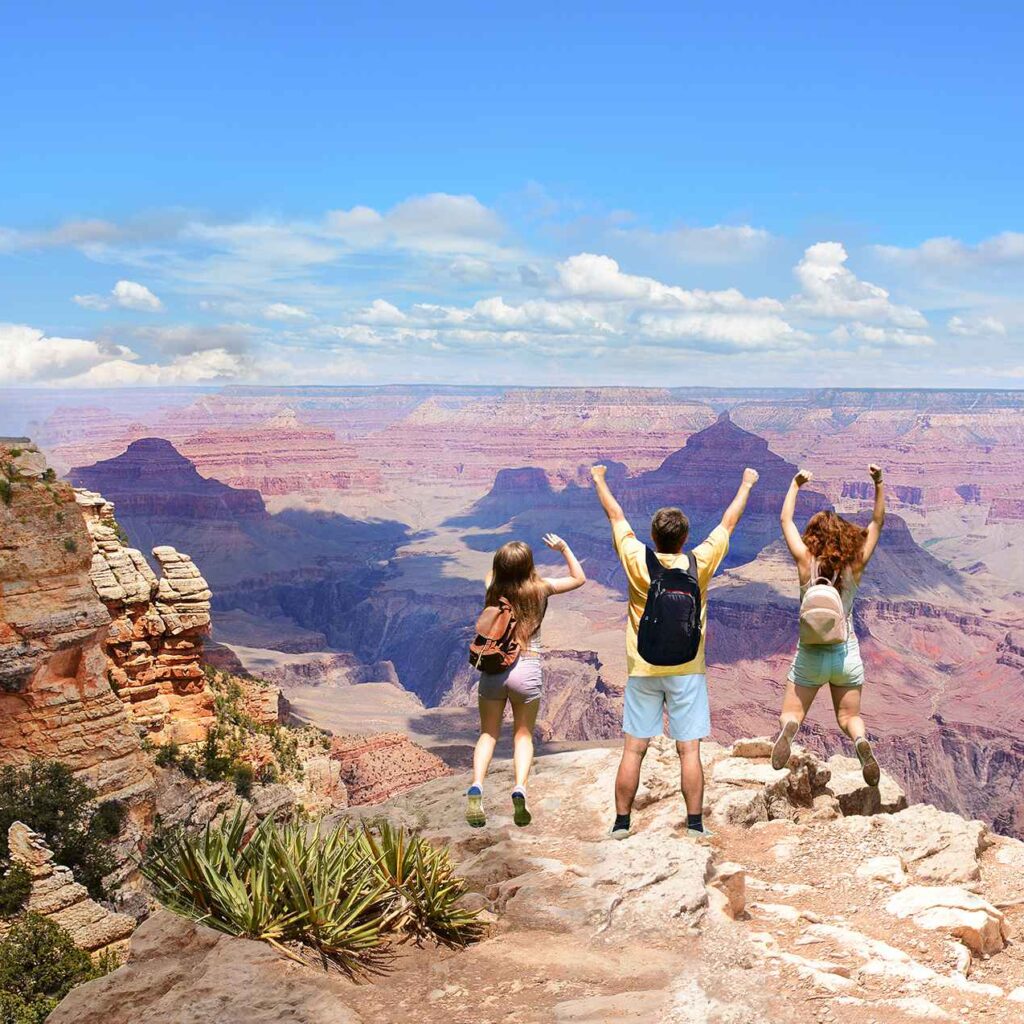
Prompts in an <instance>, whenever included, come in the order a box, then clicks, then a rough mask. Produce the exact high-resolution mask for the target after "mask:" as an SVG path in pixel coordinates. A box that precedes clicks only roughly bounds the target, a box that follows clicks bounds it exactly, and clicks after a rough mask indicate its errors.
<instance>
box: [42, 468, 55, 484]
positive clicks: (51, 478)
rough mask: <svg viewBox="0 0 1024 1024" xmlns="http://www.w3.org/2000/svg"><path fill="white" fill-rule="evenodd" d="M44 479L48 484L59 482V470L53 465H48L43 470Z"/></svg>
mask: <svg viewBox="0 0 1024 1024" xmlns="http://www.w3.org/2000/svg"><path fill="white" fill-rule="evenodd" d="M43 479H44V480H45V481H46V482H47V483H48V484H53V483H56V482H57V471H56V470H55V469H54V468H53V466H47V467H46V469H45V470H44V471H43Z"/></svg>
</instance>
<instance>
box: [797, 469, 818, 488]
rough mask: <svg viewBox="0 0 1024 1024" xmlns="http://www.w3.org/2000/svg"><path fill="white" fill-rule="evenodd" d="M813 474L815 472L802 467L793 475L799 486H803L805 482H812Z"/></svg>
mask: <svg viewBox="0 0 1024 1024" xmlns="http://www.w3.org/2000/svg"><path fill="white" fill-rule="evenodd" d="M813 476H814V474H813V473H811V472H809V471H808V470H806V469H801V470H798V471H797V474H796V476H795V477H793V479H794V480H795V481H796V485H797V487H803V485H804V484H806V483H810V481H811V479H812V478H813Z"/></svg>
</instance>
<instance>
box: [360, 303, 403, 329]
mask: <svg viewBox="0 0 1024 1024" xmlns="http://www.w3.org/2000/svg"><path fill="white" fill-rule="evenodd" d="M356 319H357V320H360V321H362V322H363V323H365V324H391V325H394V324H400V323H403V322H404V321H405V320H406V316H405V314H404V313H403V312H402V311H401V310H400V309H399V308H398V307H397V306H393V305H392V304H391V303H390V302H388V301H386V300H385V299H374V300H373V302H371V303H370V305H369V306H367V307H366V309H364V310H362V311H361V312H360V313H357V314H356Z"/></svg>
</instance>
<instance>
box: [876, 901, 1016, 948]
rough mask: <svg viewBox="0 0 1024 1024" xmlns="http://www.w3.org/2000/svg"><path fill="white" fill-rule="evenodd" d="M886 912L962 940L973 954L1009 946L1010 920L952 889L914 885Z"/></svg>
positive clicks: (891, 902) (992, 908) (887, 904)
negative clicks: (1007, 923)
mask: <svg viewBox="0 0 1024 1024" xmlns="http://www.w3.org/2000/svg"><path fill="white" fill-rule="evenodd" d="M885 909H886V910H887V911H888V912H889V913H890V914H892V915H893V916H895V917H900V918H910V919H911V920H912V921H913V922H914V923H915V924H916V925H918V926H919V927H921V928H926V929H928V930H929V931H941V932H944V933H945V934H947V935H950V936H952V937H953V938H956V939H959V940H960V941H961V942H962V943H963V944H964V945H965V946H967V948H968V949H970V950H971V952H973V953H997V952H999V950H1001V949H1002V948H1003V947H1004V946H1005V945H1006V939H1007V935H1008V933H1007V927H1006V917H1005V915H1004V914H1003V912H1002V911H1001V910H997V909H996V908H995V907H994V906H993V905H992V904H991V903H989V902H988V900H985V899H983V898H982V897H981V896H978V895H977V894H976V893H973V892H968V891H967V890H966V889H961V888H959V887H957V886H951V885H912V886H910V887H909V888H907V889H904V890H903V891H902V892H898V893H896V894H895V895H894V896H892V897H891V898H890V899H889V901H888V903H886V905H885Z"/></svg>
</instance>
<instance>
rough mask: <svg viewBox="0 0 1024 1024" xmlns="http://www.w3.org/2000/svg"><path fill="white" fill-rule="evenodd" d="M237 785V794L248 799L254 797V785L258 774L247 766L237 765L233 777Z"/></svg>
mask: <svg viewBox="0 0 1024 1024" xmlns="http://www.w3.org/2000/svg"><path fill="white" fill-rule="evenodd" d="M232 778H233V780H234V783H235V792H236V793H237V794H238V795H239V796H244V797H246V798H248V797H250V796H252V784H253V782H255V781H256V773H255V772H254V771H253V770H252V768H250V767H249V765H247V764H239V765H235V771H234V774H233V776H232Z"/></svg>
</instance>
